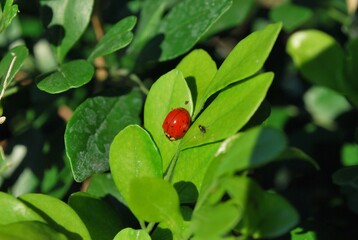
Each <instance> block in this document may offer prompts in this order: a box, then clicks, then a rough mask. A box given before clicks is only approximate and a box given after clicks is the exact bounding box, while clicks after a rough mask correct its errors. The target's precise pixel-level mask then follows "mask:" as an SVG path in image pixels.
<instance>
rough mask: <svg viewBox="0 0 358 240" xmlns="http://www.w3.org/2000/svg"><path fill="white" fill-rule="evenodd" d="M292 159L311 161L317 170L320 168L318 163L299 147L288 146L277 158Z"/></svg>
mask: <svg viewBox="0 0 358 240" xmlns="http://www.w3.org/2000/svg"><path fill="white" fill-rule="evenodd" d="M291 159H298V160H302V161H306V162H307V163H310V164H311V165H312V166H314V167H315V168H316V170H319V169H320V167H319V165H318V163H317V162H316V161H315V160H314V159H313V158H311V157H310V156H308V155H307V154H306V153H305V152H303V151H302V150H301V149H299V148H295V147H288V148H286V149H285V150H284V151H283V152H282V153H281V154H280V156H278V157H277V158H276V160H291Z"/></svg>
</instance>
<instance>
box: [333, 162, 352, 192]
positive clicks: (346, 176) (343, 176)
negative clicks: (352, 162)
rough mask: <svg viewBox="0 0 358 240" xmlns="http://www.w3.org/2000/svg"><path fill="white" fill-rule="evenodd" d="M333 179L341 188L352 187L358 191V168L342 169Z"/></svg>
mask: <svg viewBox="0 0 358 240" xmlns="http://www.w3.org/2000/svg"><path fill="white" fill-rule="evenodd" d="M332 179H333V182H334V183H335V184H337V185H339V186H351V187H353V188H355V189H358V166H357V165H356V166H351V167H345V168H341V169H339V170H338V171H336V172H335V173H334V174H333V176H332Z"/></svg>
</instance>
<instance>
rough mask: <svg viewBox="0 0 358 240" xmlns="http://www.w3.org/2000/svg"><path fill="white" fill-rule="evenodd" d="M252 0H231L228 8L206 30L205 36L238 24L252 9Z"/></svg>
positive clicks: (253, 4)
mask: <svg viewBox="0 0 358 240" xmlns="http://www.w3.org/2000/svg"><path fill="white" fill-rule="evenodd" d="M254 7H255V1H254V0H233V1H232V5H231V7H230V9H229V10H227V11H226V12H225V13H224V14H223V15H222V16H221V17H220V18H219V20H218V21H216V22H215V23H214V24H213V26H211V27H210V29H209V31H208V32H206V34H205V37H204V38H207V37H208V36H212V35H214V34H217V33H219V32H222V31H224V30H228V29H230V28H233V27H236V26H239V25H240V24H241V23H242V22H243V21H244V20H245V19H246V18H247V17H248V16H249V14H250V13H252V10H254Z"/></svg>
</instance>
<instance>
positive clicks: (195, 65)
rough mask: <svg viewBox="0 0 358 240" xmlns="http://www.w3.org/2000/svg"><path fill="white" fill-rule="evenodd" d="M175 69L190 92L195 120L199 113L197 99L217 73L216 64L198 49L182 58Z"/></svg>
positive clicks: (201, 96) (201, 95) (204, 52)
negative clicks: (185, 82) (179, 72)
mask: <svg viewBox="0 0 358 240" xmlns="http://www.w3.org/2000/svg"><path fill="white" fill-rule="evenodd" d="M176 69H178V70H180V71H181V72H182V73H183V76H184V78H185V80H186V81H187V83H188V86H189V88H190V90H191V93H192V98H193V103H194V114H193V118H195V117H196V115H198V114H199V112H200V111H201V108H200V106H198V102H200V101H199V99H202V98H203V95H204V93H205V91H206V90H207V88H208V87H209V86H210V84H211V80H212V79H213V77H214V75H215V74H216V72H217V68H216V63H215V62H214V61H213V59H212V58H211V57H210V55H209V54H208V53H207V52H206V51H204V50H202V49H198V50H194V51H192V52H191V53H189V54H188V55H187V56H186V57H184V58H183V59H182V60H181V62H180V63H179V64H178V66H177V67H176Z"/></svg>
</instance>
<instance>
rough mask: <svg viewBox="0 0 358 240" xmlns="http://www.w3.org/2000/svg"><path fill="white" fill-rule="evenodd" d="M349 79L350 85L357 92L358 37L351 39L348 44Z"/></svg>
mask: <svg viewBox="0 0 358 240" xmlns="http://www.w3.org/2000/svg"><path fill="white" fill-rule="evenodd" d="M347 50H348V58H347V81H348V84H349V86H352V88H353V91H355V93H356V94H357V91H358V81H357V76H358V69H357V66H358V39H357V38H355V39H351V40H350V41H349V42H348V46H347Z"/></svg>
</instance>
